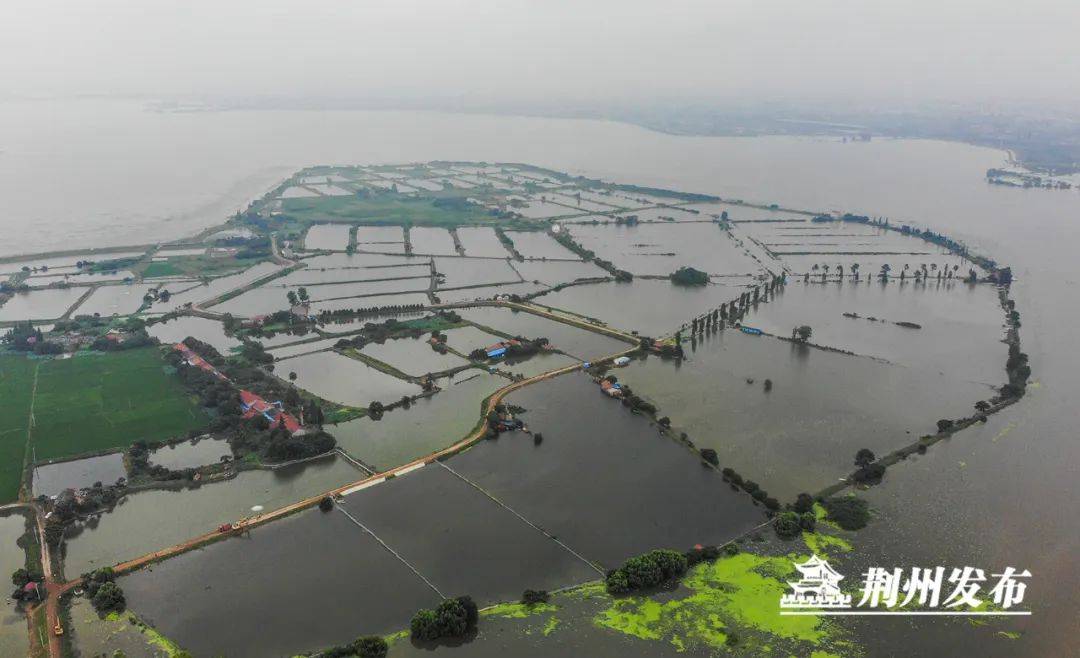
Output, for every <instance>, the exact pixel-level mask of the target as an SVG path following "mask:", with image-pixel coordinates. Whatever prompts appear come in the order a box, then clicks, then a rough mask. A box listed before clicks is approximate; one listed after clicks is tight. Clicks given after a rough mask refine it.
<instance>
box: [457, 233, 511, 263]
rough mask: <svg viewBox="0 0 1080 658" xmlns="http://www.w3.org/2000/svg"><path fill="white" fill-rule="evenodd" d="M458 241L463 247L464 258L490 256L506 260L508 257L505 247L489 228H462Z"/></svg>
mask: <svg viewBox="0 0 1080 658" xmlns="http://www.w3.org/2000/svg"><path fill="white" fill-rule="evenodd" d="M457 233H458V240H461V246H463V247H465V255H466V256H490V257H494V258H506V257H507V256H509V255H510V253H509V252H508V251H506V247H504V246H503V244H502V243H501V242H499V238H498V236H496V235H495V229H493V228H491V227H489V226H464V227H462V228H459V229H458V231H457Z"/></svg>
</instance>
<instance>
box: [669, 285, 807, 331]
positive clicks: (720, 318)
mask: <svg viewBox="0 0 1080 658" xmlns="http://www.w3.org/2000/svg"><path fill="white" fill-rule="evenodd" d="M684 269H687V268H684ZM691 269H692V268H691ZM680 271H681V270H680ZM695 271H696V270H695ZM672 276H674V275H672ZM706 279H707V277H706ZM786 283H787V279H786V278H785V277H784V275H783V274H777V275H775V276H773V277H772V278H770V279H769V280H768V281H767V282H765V283H764V284H762V285H760V286H754V287H753V288H752V289H751V290H747V291H745V292H743V293H741V294H740V295H739V297H738V298H737V299H733V300H732V301H730V302H727V303H724V304H721V305H720V306H719V307H718V308H715V309H712V310H711V311H707V312H706V313H705V314H704V315H702V316H699V317H697V318H694V319H693V320H691V322H690V335H691V336H695V335H697V334H699V333H704V332H706V331H710V330H713V329H718V328H722V327H723V326H724V325H725V324H726V323H727V322H728V321H729V320H730V321H731V322H733V323H734V322H737V321H739V320H741V319H742V317H743V316H744V315H746V312H747V311H748V310H749V308H750V307H751V306H755V305H757V304H758V303H760V302H768V301H769V299H770V296H775V295H776V291H777V289H778V288H782V287H783V286H784V285H785V284H786ZM681 338H682V337H681V335H680V336H679V339H680V340H681Z"/></svg>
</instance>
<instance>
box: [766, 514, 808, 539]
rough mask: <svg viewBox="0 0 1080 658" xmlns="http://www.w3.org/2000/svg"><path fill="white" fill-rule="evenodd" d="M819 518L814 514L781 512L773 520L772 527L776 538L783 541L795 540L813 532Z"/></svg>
mask: <svg viewBox="0 0 1080 658" xmlns="http://www.w3.org/2000/svg"><path fill="white" fill-rule="evenodd" d="M816 522H817V518H816V517H815V516H814V514H813V512H804V513H803V514H797V513H795V512H791V511H787V512H780V513H779V514H777V515H776V516H775V517H774V518H773V522H772V526H773V531H775V532H776V536H777V537H780V538H781V539H794V538H795V537H798V536H799V535H801V534H802V533H803V531H806V532H813V531H814V526H815V524H816Z"/></svg>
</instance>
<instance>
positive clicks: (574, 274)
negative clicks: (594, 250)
mask: <svg viewBox="0 0 1080 658" xmlns="http://www.w3.org/2000/svg"><path fill="white" fill-rule="evenodd" d="M514 268H515V269H516V270H517V271H518V272H520V273H521V276H522V277H524V278H525V280H526V281H539V282H540V283H543V284H545V285H549V286H555V285H558V284H560V283H569V282H571V281H574V280H575V279H587V278H593V277H602V276H608V273H607V272H605V271H604V270H602V269H600V268H599V267H597V266H596V265H594V264H593V263H586V262H583V261H576V262H571V261H538V260H527V261H525V262H522V263H514Z"/></svg>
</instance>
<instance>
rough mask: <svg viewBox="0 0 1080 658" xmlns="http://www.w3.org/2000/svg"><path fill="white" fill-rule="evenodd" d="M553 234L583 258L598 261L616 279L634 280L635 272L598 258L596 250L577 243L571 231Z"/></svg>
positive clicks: (557, 239) (597, 263)
mask: <svg viewBox="0 0 1080 658" xmlns="http://www.w3.org/2000/svg"><path fill="white" fill-rule="evenodd" d="M551 236H552V237H554V238H555V241H556V242H558V243H559V244H561V245H562V246H564V247H566V248H567V249H569V250H570V251H572V252H574V253H575V254H577V255H578V256H580V257H581V258H582V260H587V261H592V262H594V263H596V265H597V266H599V267H600V268H601V269H603V270H605V271H606V272H607V273H608V274H610V275H611V276H613V277H615V280H616V281H619V282H620V283H625V282H630V281H633V280H634V275H633V274H631V273H629V272H627V271H626V270H620V269H619V268H617V267H615V264H614V263H612V262H611V261H609V260H604V259H603V258H598V257H597V255H596V252H594V251H592V250H591V249H586V248H585V247H582V246H581V245H580V244H578V243H577V241H576V240H574V238H573V237H571V236H570V233H569V232H568V231H559V232H558V233H552V234H551Z"/></svg>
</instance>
